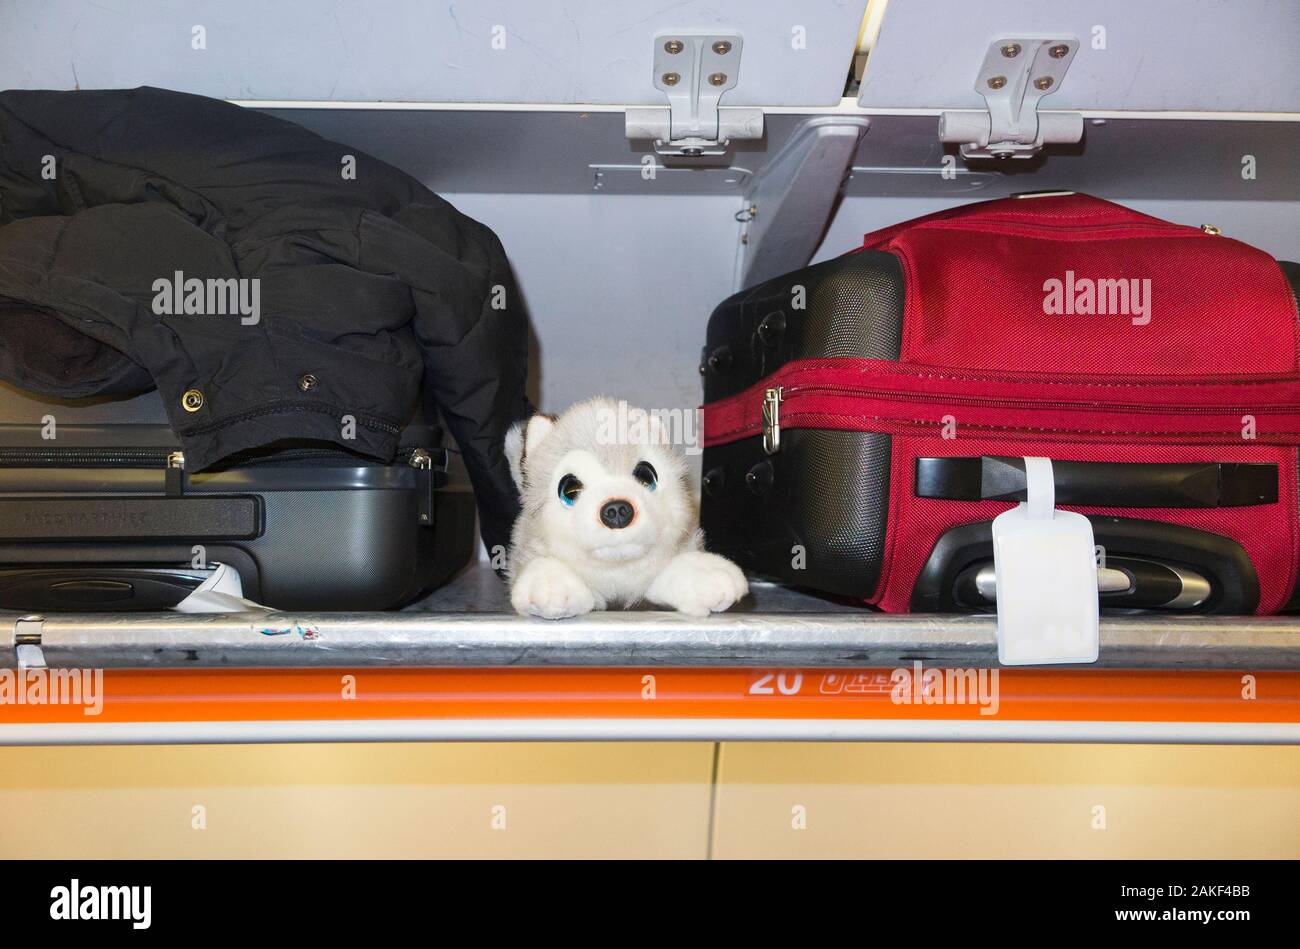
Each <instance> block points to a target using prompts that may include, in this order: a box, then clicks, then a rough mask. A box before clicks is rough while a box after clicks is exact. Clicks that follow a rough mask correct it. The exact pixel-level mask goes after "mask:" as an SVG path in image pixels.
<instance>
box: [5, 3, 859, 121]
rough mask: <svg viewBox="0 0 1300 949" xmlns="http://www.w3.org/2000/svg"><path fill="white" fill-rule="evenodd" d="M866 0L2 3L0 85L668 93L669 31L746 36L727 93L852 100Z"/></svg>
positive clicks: (354, 96) (658, 97) (454, 96)
mask: <svg viewBox="0 0 1300 949" xmlns="http://www.w3.org/2000/svg"><path fill="white" fill-rule="evenodd" d="M865 6H866V0H848V2H834V0H804V2H801V3H798V4H792V3H789V2H780V0H763V2H755V0H726V2H707V0H688V2H685V3H664V4H646V3H644V2H643V0H567V2H565V0H494V2H483V0H474V2H467V0H461V2H450V3H446V2H444V3H429V2H427V0H340V2H325V0H277V2H275V3H266V2H264V0H223V2H221V3H212V2H208V0H135V2H132V3H131V4H130V5H129V7H127V8H126V10H125V11H119V10H116V9H113V8H112V5H109V4H101V3H97V2H91V0H6V2H4V3H3V4H0V88H29V89H32V88H48V89H72V88H78V87H79V88H83V89H91V88H117V87H129V86H137V85H143V84H147V85H155V86H165V87H167V88H171V89H179V90H182V91H185V92H195V93H199V94H202V95H207V96H214V97H217V98H225V99H261V100H267V99H270V100H278V99H288V100H339V101H359V102H369V101H379V100H392V101H407V102H482V103H557V104H600V103H604V104H617V105H639V104H647V105H649V104H662V103H663V94H662V93H660V92H659V91H658V90H656V89H655V87H654V86H653V85H652V83H651V73H652V67H653V62H654V50H655V46H654V42H653V41H654V38H655V36H656V35H657V34H658V33H660V32H662V31H674V30H692V31H698V32H732V33H737V34H740V35H741V36H742V37H743V38H744V49H743V58H742V61H741V66H740V74H739V82H738V84H737V85H736V87H735V88H734V89H731V90H730V91H729V92H728V93H727V100H726V104H727V105H753V106H818V105H831V104H834V103H836V102H838V101H839V99H840V97H841V95H842V94H843V91H844V85H845V80H846V78H847V76H848V73H849V70H850V69H851V67H852V61H853V53H854V49H855V46H856V42H857V36H858V29H859V25H860V24H861V22H862V17H863V12H864V9H865Z"/></svg>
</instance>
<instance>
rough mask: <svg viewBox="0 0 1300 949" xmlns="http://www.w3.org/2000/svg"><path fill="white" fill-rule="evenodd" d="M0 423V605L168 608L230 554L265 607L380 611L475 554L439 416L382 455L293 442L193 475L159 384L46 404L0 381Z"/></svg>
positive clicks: (469, 498) (471, 525)
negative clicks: (130, 394)
mask: <svg viewBox="0 0 1300 949" xmlns="http://www.w3.org/2000/svg"><path fill="white" fill-rule="evenodd" d="M0 420H3V421H2V422H0V609H5V610H21V611H24V612H36V611H84V610H92V611H101V610H157V609H167V608H170V607H171V606H174V605H175V604H176V603H178V602H179V601H180V600H182V599H183V598H184V597H185V596H187V595H188V594H189V593H190V592H191V591H192V590H193V589H194V588H196V587H197V586H198V585H199V584H200V583H202V582H203V580H205V579H206V578H207V577H208V576H209V575H210V574H211V572H212V570H213V569H214V568H215V565H217V564H227V565H229V566H230V567H233V568H234V569H236V570H237V571H238V572H239V575H240V579H241V581H242V583H243V591H244V596H245V598H247V599H250V600H253V601H255V602H258V603H262V604H265V605H267V606H271V607H274V608H276V609H283V610H307V609H310V610H322V611H324V610H383V609H390V608H395V607H398V606H401V605H403V604H405V603H408V602H410V601H412V600H415V599H417V598H418V597H420V596H421V595H423V594H424V593H426V592H428V591H429V590H431V589H433V588H434V587H436V586H437V585H438V584H440V583H441V582H443V581H444V580H446V579H447V578H448V577H449V576H450V575H451V574H453V573H455V572H456V571H457V570H459V569H460V568H461V567H463V566H464V565H465V564H466V563H467V562H468V560H469V559H470V557H471V555H472V553H473V551H474V548H475V537H476V533H475V507H474V495H473V493H472V492H471V490H470V488H469V484H468V480H467V478H466V477H465V474H464V469H463V466H462V465H461V464H460V456H459V454H458V453H457V452H455V451H452V450H449V449H448V448H446V447H444V445H443V434H442V431H441V429H440V427H439V426H437V425H430V424H422V423H417V424H412V425H410V426H408V427H407V429H406V430H405V432H404V434H403V438H402V448H401V449H400V450H399V452H398V455H397V457H396V459H395V460H394V461H393V463H392V464H389V465H383V464H378V463H376V462H374V461H372V460H368V459H365V458H362V457H360V456H355V455H351V454H350V453H348V452H347V451H345V450H341V449H339V448H337V447H335V446H333V445H330V446H325V447H322V446H320V445H319V444H315V445H313V444H299V445H284V446H277V449H276V450H275V451H263V452H259V453H256V454H250V455H245V456H242V457H240V458H239V459H238V460H237V461H236V462H235V463H233V464H230V465H225V466H222V467H221V468H220V469H219V470H211V471H205V472H203V473H201V474H190V473H189V472H187V471H186V470H185V468H184V458H183V455H182V453H181V452H180V451H179V443H178V441H177V439H176V437H175V436H174V435H173V434H172V431H171V429H170V427H169V426H168V425H167V423H166V421H165V416H164V413H163V409H162V406H161V404H160V402H159V400H158V394H157V393H156V392H151V393H147V394H145V395H142V396H138V397H135V398H132V399H125V400H114V399H94V400H78V401H75V402H55V401H50V400H45V399H39V400H38V399H37V398H36V397H33V396H30V395H27V394H25V393H22V392H20V391H18V390H16V389H13V388H11V387H8V386H5V385H3V384H0ZM51 435H52V436H53V437H49V436H51Z"/></svg>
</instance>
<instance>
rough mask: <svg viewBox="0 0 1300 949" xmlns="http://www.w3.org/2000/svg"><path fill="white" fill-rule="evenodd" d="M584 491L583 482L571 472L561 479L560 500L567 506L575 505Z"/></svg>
mask: <svg viewBox="0 0 1300 949" xmlns="http://www.w3.org/2000/svg"><path fill="white" fill-rule="evenodd" d="M581 493H582V482H581V481H579V480H578V479H577V478H575V477H574V476H573V475H571V474H566V475H565V476H564V477H563V478H561V479H560V501H561V502H562V503H563V504H564V506H565V507H573V505H574V504H576V503H577V501H578V495H579V494H581Z"/></svg>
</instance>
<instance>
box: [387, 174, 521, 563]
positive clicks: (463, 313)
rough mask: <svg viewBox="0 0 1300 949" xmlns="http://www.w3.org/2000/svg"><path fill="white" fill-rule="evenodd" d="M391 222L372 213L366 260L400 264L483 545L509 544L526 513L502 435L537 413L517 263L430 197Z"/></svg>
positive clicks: (430, 393)
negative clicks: (530, 390)
mask: <svg viewBox="0 0 1300 949" xmlns="http://www.w3.org/2000/svg"><path fill="white" fill-rule="evenodd" d="M429 198H430V199H431V200H428V201H426V202H423V203H416V204H411V205H407V206H406V207H404V208H402V209H401V210H400V211H398V212H397V213H396V214H395V215H394V216H393V217H392V218H384V217H382V216H380V215H375V214H371V215H367V220H366V222H365V223H364V224H363V242H362V243H363V259H364V258H367V257H369V256H370V254H371V253H372V252H373V253H374V254H375V255H376V257H375V259H376V261H378V260H384V261H386V262H387V265H388V266H394V265H396V266H397V267H398V268H399V270H398V273H399V276H401V278H402V279H403V280H404V281H405V282H406V283H407V284H408V285H409V286H410V287H411V293H412V297H413V300H414V303H415V318H414V324H413V325H414V329H415V334H416V338H417V339H418V341H419V343H420V350H421V352H422V354H423V357H424V394H425V397H426V399H427V400H429V401H430V402H432V406H431V408H435V409H436V410H437V411H438V412H440V413H441V414H442V417H443V418H444V420H445V421H446V423H447V427H448V428H449V429H450V431H451V434H452V435H453V436H454V437H455V439H456V443H457V444H458V445H459V447H460V450H461V453H462V455H463V456H464V459H465V466H466V468H467V469H468V471H469V474H470V478H471V480H472V481H473V483H474V492H475V496H476V498H477V500H478V507H479V520H480V526H481V529H482V533H483V540H484V542H485V543H486V544H487V547H488V550H489V551H491V550H492V549H493V548H494V547H497V546H501V547H503V548H504V547H505V546H507V545H508V544H509V542H510V529H511V526H512V525H513V523H514V520H515V517H516V516H517V515H518V513H519V494H518V489H517V488H516V487H515V484H514V480H513V478H511V476H510V466H509V464H508V463H507V461H506V458H505V452H504V445H505V435H506V432H507V431H508V430H509V428H510V426H511V425H512V424H514V422H516V421H518V420H519V419H522V418H527V417H528V416H529V415H531V414H532V411H533V409H532V405H531V404H530V403H529V401H528V397H527V395H526V392H525V387H526V384H527V376H528V318H527V315H526V312H525V308H524V306H523V300H522V299H521V297H520V294H519V290H518V288H517V287H516V285H515V281H514V276H513V274H512V272H511V270H510V263H509V261H508V260H507V259H506V255H505V251H504V250H503V249H502V247H501V242H500V241H499V240H498V239H497V236H496V235H495V234H494V233H493V232H492V231H491V230H490V229H489V228H487V227H485V226H484V225H482V224H480V223H479V222H477V221H474V220H472V219H471V218H468V217H466V216H465V215H463V214H461V213H460V212H458V211H456V210H455V209H454V208H453V207H452V206H451V205H450V204H448V203H447V202H445V201H442V199H441V198H437V197H435V196H433V195H430V196H429Z"/></svg>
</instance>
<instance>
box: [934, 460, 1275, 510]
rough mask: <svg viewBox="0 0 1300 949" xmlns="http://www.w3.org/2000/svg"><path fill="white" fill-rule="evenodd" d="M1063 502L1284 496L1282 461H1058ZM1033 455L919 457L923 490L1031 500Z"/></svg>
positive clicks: (1157, 503)
mask: <svg viewBox="0 0 1300 949" xmlns="http://www.w3.org/2000/svg"><path fill="white" fill-rule="evenodd" d="M1052 475H1053V482H1054V484H1055V487H1056V503H1057V504H1079V505H1090V506H1094V507H1135V508H1142V507H1182V508H1188V507H1200V508H1205V507H1248V506H1251V505H1256V504H1274V503H1276V502H1277V465H1271V464H1245V463H1238V462H1188V463H1182V462H1179V463H1157V462H1110V461H1055V460H1054V461H1053V462H1052ZM1025 490H1026V489H1025V460H1024V459H1023V458H1007V457H1001V456H996V455H982V456H978V457H975V456H967V457H952V458H918V459H916V496H917V497H918V498H938V499H943V500H948V501H1024V500H1025V499H1026V494H1025Z"/></svg>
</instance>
